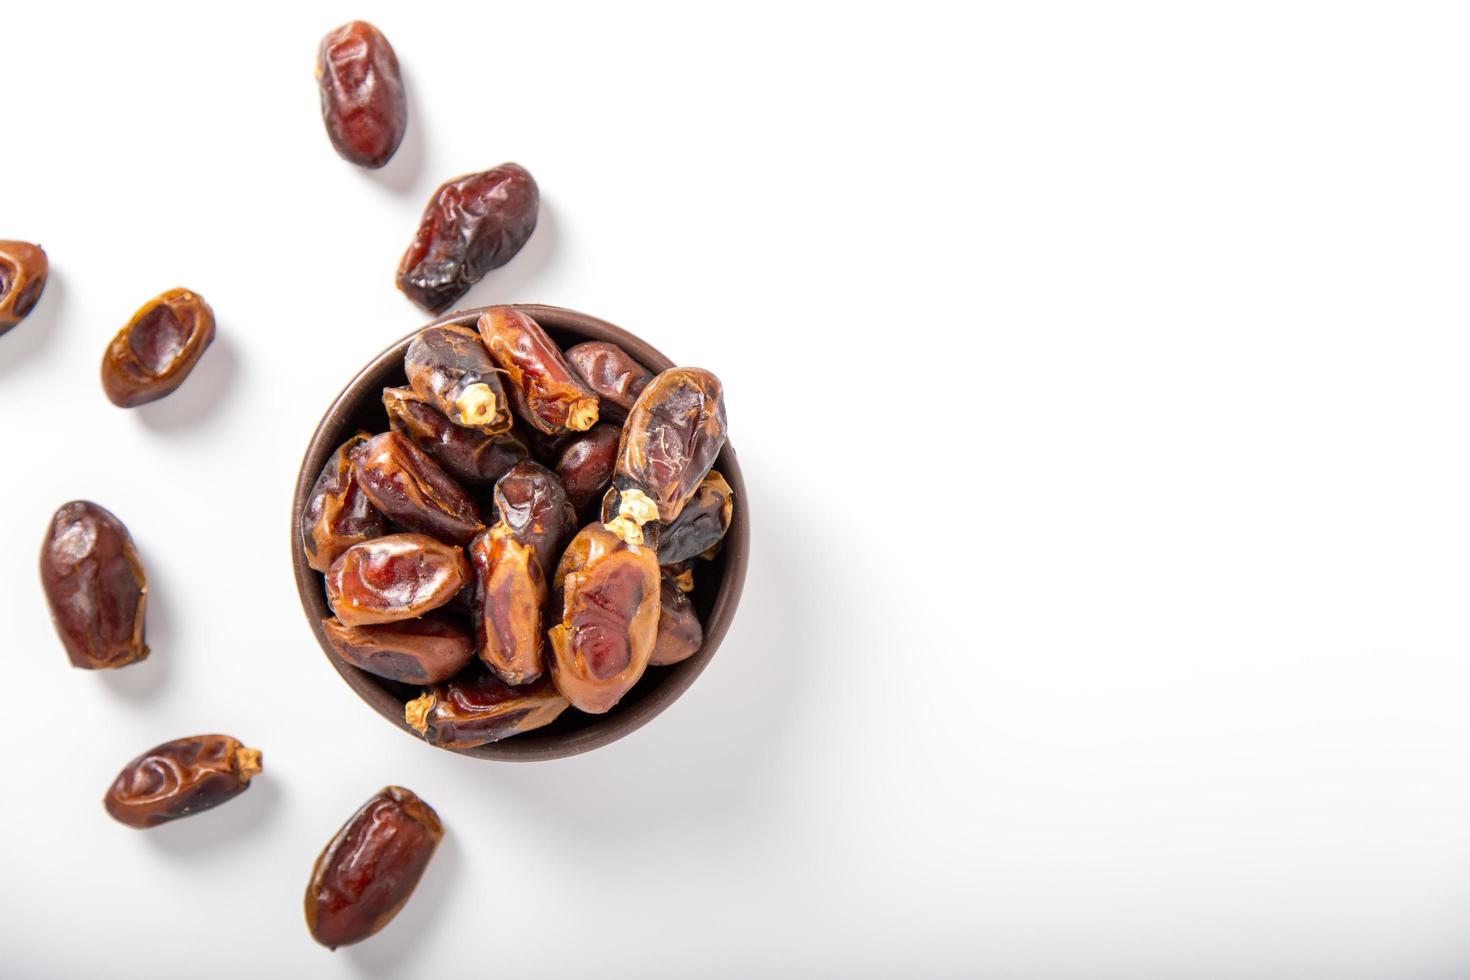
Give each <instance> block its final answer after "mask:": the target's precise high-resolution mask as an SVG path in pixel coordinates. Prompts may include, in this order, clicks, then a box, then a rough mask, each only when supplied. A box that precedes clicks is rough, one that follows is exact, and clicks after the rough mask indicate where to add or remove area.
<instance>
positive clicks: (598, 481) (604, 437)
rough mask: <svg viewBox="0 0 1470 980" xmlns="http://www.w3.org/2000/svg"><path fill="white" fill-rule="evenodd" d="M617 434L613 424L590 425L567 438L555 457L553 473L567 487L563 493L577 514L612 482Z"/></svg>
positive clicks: (597, 498) (584, 509)
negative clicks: (578, 433)
mask: <svg viewBox="0 0 1470 980" xmlns="http://www.w3.org/2000/svg"><path fill="white" fill-rule="evenodd" d="M621 436H622V432H621V431H619V429H618V428H617V426H613V425H594V426H593V427H592V428H590V429H588V430H587V431H586V432H584V433H581V434H580V435H575V436H570V437H568V438H567V441H566V443H565V444H564V445H563V446H562V450H561V454H560V455H559V456H558V457H557V460H556V475H557V476H558V477H560V479H561V482H562V486H564V487H566V488H567V496H568V497H569V498H570V499H571V501H572V507H573V508H574V509H575V510H576V511H577V513H578V514H585V513H587V509H588V508H589V507H591V506H592V504H593V503H594V502H595V501H597V500H600V499H601V498H602V495H603V492H604V491H605V490H606V489H607V485H608V484H609V483H610V482H612V475H613V467H614V466H615V465H616V464H617V459H618V441H619V439H620V438H621Z"/></svg>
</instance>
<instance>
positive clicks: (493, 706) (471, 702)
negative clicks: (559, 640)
mask: <svg viewBox="0 0 1470 980" xmlns="http://www.w3.org/2000/svg"><path fill="white" fill-rule="evenodd" d="M566 709H567V699H566V698H564V697H562V696H561V694H560V693H558V692H557V690H556V688H555V687H554V686H552V683H551V680H550V679H549V678H544V677H543V678H542V679H541V680H540V681H539V682H537V683H535V684H527V685H525V686H523V687H512V686H511V685H509V684H507V683H505V682H504V681H502V680H501V679H500V678H498V677H496V676H494V675H493V674H491V673H490V672H489V671H485V670H479V671H474V672H472V673H471V674H470V675H469V676H467V677H461V678H458V679H456V680H452V681H450V682H449V683H447V684H438V685H435V686H434V687H431V688H429V690H427V691H425V692H424V693H423V695H422V696H421V697H417V698H415V699H414V700H412V701H410V702H408V704H406V705H404V707H403V718H404V720H405V721H407V722H408V724H409V727H411V728H413V729H414V730H415V731H416V732H418V733H419V734H420V735H422V736H423V737H424V740H425V741H427V742H428V743H430V744H431V745H438V746H442V747H444V748H447V749H468V748H473V747H474V746H476V745H484V744H486V743H487V742H498V741H500V740H501V739H503V738H509V737H510V736H512V735H519V734H521V733H522V732H529V731H531V730H532V729H535V728H540V727H542V726H543V725H549V724H551V723H552V722H553V721H555V720H556V719H557V717H558V716H559V715H560V714H561V713H562V712H563V711H565V710H566Z"/></svg>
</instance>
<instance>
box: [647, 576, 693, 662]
mask: <svg viewBox="0 0 1470 980" xmlns="http://www.w3.org/2000/svg"><path fill="white" fill-rule="evenodd" d="M658 601H659V611H658V635H657V637H656V638H655V639H654V641H653V654H652V655H651V656H650V657H649V658H648V665H649V666H650V667H667V666H668V665H669V664H676V663H679V662H680V661H683V660H688V659H689V658H690V657H692V656H694V655H695V654H696V653H698V652H699V648H700V647H701V646H703V645H704V627H703V626H701V625H700V623H699V615H698V614H697V613H695V611H694V603H692V602H690V601H689V597H688V596H687V595H685V594H684V593H683V591H681V590H680V589H679V587H678V586H677V585H676V584H675V583H674V580H673V579H672V578H670V577H669V576H668V575H664V576H663V578H662V580H661V581H660V582H659V586H658Z"/></svg>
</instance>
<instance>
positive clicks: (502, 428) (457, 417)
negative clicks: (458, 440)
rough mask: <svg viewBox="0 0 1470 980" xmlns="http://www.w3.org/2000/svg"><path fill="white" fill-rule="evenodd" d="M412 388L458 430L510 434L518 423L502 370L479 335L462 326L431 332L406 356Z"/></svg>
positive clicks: (415, 340)
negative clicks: (463, 428)
mask: <svg viewBox="0 0 1470 980" xmlns="http://www.w3.org/2000/svg"><path fill="white" fill-rule="evenodd" d="M403 369H404V372H405V373H406V374H407V375H408V383H409V384H410V385H412V386H413V390H414V391H416V392H418V393H419V395H421V396H422V397H423V399H424V400H425V401H426V402H428V403H429V404H430V405H433V406H434V407H435V408H437V409H438V410H439V411H441V412H443V413H444V414H445V415H447V416H448V417H449V421H451V422H453V423H454V424H455V425H463V426H466V427H468V428H472V429H478V430H480V431H481V432H483V433H485V434H486V435H492V436H493V435H498V434H500V433H502V432H509V431H510V427H511V425H512V424H513V422H514V419H512V418H511V414H510V403H509V402H507V401H506V400H505V388H504V387H503V386H502V385H501V383H500V370H499V369H498V368H497V367H496V366H495V362H494V361H492V360H491V359H490V354H489V352H487V351H486V350H485V345H484V344H482V343H481V342H480V335H479V334H477V333H475V331H473V330H468V329H466V328H464V327H452V326H451V327H427V328H425V329H423V330H420V331H419V333H418V336H416V337H414V338H413V342H412V343H410V344H409V345H408V353H407V354H405V355H404V357H403Z"/></svg>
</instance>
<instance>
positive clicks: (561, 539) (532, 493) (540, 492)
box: [493, 460, 577, 578]
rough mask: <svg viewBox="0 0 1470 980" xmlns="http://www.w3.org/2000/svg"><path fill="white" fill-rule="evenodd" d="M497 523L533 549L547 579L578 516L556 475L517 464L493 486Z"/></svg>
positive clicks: (532, 465) (526, 463) (528, 464)
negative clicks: (504, 526) (501, 524)
mask: <svg viewBox="0 0 1470 980" xmlns="http://www.w3.org/2000/svg"><path fill="white" fill-rule="evenodd" d="M493 499H494V504H495V516H496V519H497V520H498V521H499V522H500V523H503V524H505V525H506V526H507V528H508V529H509V530H510V533H511V535H512V536H513V537H514V538H515V539H516V540H517V541H519V542H521V543H522V544H525V545H527V546H529V547H530V548H532V549H533V550H534V551H535V553H536V557H537V559H538V560H539V561H540V563H541V570H542V571H543V572H545V573H546V576H547V577H548V578H550V576H551V573H552V570H553V569H555V568H556V562H557V559H558V558H559V557H560V556H561V549H562V545H563V544H565V543H566V540H567V538H569V537H571V534H572V532H573V531H575V530H576V528H577V512H576V510H575V508H573V507H572V502H571V499H570V498H569V497H568V495H567V491H566V488H565V487H563V486H562V483H561V480H559V479H557V476H556V474H555V473H553V472H551V471H550V470H548V469H547V468H546V467H544V466H542V465H541V464H540V463H533V462H531V461H530V460H525V461H523V462H520V463H517V464H516V465H515V466H514V467H512V468H511V470H510V471H509V472H508V473H506V474H505V476H503V477H501V478H500V481H499V482H497V483H496V484H495V494H494V498H493Z"/></svg>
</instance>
